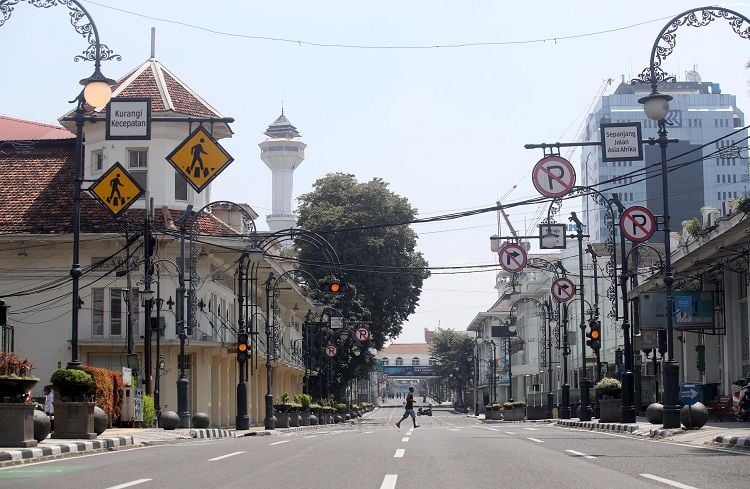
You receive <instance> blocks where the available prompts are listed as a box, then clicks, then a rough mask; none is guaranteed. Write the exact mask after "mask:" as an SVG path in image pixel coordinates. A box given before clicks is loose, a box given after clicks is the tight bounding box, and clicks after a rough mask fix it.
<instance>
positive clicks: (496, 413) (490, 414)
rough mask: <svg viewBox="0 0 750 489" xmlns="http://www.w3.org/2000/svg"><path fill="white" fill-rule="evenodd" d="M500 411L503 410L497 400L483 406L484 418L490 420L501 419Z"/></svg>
mask: <svg viewBox="0 0 750 489" xmlns="http://www.w3.org/2000/svg"><path fill="white" fill-rule="evenodd" d="M502 412H503V405H502V404H500V403H498V402H494V403H492V404H487V405H486V406H485V407H484V419H485V420H491V421H496V420H500V419H502Z"/></svg>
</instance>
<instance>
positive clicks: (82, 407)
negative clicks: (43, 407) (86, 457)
mask: <svg viewBox="0 0 750 489" xmlns="http://www.w3.org/2000/svg"><path fill="white" fill-rule="evenodd" d="M54 405H55V431H53V432H52V438H62V439H79V440H93V439H95V438H96V432H95V431H94V406H95V404H94V403H93V402H55V403H54Z"/></svg>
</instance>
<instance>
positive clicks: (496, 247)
mask: <svg viewBox="0 0 750 489" xmlns="http://www.w3.org/2000/svg"><path fill="white" fill-rule="evenodd" d="M517 187H518V185H513V186H512V187H511V188H510V189H509V190H508V191H507V192H505V194H504V195H503V196H502V197H500V198H499V199H498V201H497V207H498V210H497V234H496V235H495V237H498V238H499V237H500V236H502V234H503V233H502V227H501V222H500V216H502V217H503V220H505V224H507V225H508V230H509V231H510V234H511V235H512V236H513V237H515V238H517V237H518V232H516V228H514V227H513V224H511V222H510V218H509V217H508V214H507V213H506V212H505V209H504V208H503V206H502V202H503V200H504V199H505V198H507V197H508V196H509V195H510V194H511V193H512V192H513V191H514V190H515V189H516V188H517ZM490 243H491V249H492V251H493V252H495V253H499V252H500V249H501V248H502V245H503V244H504V243H500V240H499V239H491V240H490ZM523 244H524V246H525V248H526V250H527V251H528V250H529V243H528V242H525V243H523Z"/></svg>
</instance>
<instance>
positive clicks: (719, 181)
mask: <svg viewBox="0 0 750 489" xmlns="http://www.w3.org/2000/svg"><path fill="white" fill-rule="evenodd" d="M716 183H721V178H720V177H719V175H716Z"/></svg>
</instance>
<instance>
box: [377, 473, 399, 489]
mask: <svg viewBox="0 0 750 489" xmlns="http://www.w3.org/2000/svg"><path fill="white" fill-rule="evenodd" d="M396 479H398V475H396V474H386V476H385V477H384V478H383V483H382V484H380V489H396Z"/></svg>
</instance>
